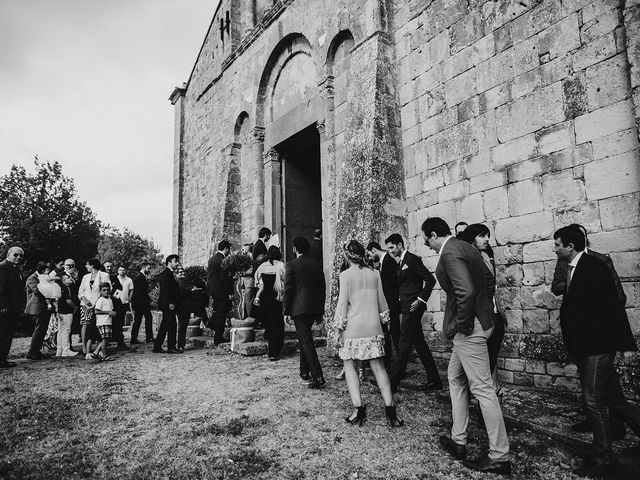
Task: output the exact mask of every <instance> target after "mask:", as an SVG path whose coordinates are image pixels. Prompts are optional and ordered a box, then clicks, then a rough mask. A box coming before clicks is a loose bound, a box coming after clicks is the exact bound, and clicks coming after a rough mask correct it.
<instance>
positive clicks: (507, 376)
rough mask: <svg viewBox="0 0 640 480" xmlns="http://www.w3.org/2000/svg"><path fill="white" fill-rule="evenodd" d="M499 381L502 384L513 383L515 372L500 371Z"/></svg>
mask: <svg viewBox="0 0 640 480" xmlns="http://www.w3.org/2000/svg"><path fill="white" fill-rule="evenodd" d="M498 381H499V382H500V383H513V372H508V371H506V370H498Z"/></svg>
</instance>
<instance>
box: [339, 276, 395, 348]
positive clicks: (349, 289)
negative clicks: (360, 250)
mask: <svg viewBox="0 0 640 480" xmlns="http://www.w3.org/2000/svg"><path fill="white" fill-rule="evenodd" d="M388 321H389V309H388V307H387V302H386V300H385V298H384V294H383V292H382V282H381V280H380V273H379V272H378V271H377V270H372V269H370V268H360V267H358V266H352V267H349V268H348V269H347V270H345V271H344V272H342V273H341V274H340V295H339V297H338V305H337V306H336V313H335V318H334V328H335V331H336V332H337V336H338V341H337V342H336V343H337V344H338V346H339V349H338V355H339V356H340V358H341V359H343V360H369V359H372V358H380V357H383V356H384V333H383V331H382V325H381V322H385V323H386V322H388Z"/></svg>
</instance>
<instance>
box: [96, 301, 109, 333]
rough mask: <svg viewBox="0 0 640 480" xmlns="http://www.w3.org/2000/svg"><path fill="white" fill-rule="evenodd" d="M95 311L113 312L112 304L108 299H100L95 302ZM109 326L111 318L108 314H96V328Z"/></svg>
mask: <svg viewBox="0 0 640 480" xmlns="http://www.w3.org/2000/svg"><path fill="white" fill-rule="evenodd" d="M96 310H102V311H103V312H111V311H113V302H112V301H111V299H110V298H104V297H100V298H98V300H96ZM104 325H111V316H110V315H109V314H108V313H96V327H102V326H104Z"/></svg>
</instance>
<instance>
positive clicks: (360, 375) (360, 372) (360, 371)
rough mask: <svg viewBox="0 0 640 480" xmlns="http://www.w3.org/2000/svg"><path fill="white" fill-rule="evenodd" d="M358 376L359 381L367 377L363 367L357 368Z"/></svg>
mask: <svg viewBox="0 0 640 480" xmlns="http://www.w3.org/2000/svg"><path fill="white" fill-rule="evenodd" d="M358 378H359V379H360V381H361V382H364V381H365V380H366V379H367V374H366V373H365V371H364V367H360V368H359V369H358Z"/></svg>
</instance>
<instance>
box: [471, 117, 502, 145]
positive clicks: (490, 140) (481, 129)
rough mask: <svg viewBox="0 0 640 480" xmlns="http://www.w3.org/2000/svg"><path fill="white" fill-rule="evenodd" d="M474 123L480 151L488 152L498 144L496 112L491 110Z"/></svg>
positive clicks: (474, 120)
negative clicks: (487, 150)
mask: <svg viewBox="0 0 640 480" xmlns="http://www.w3.org/2000/svg"><path fill="white" fill-rule="evenodd" d="M472 123H473V131H474V134H475V135H476V138H477V141H478V150H480V151H482V150H486V149H488V148H491V147H495V146H496V145H497V144H498V135H497V130H496V115H495V111H494V110H490V111H488V112H487V113H485V114H483V115H478V116H477V117H475V118H474V119H473V121H472Z"/></svg>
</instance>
